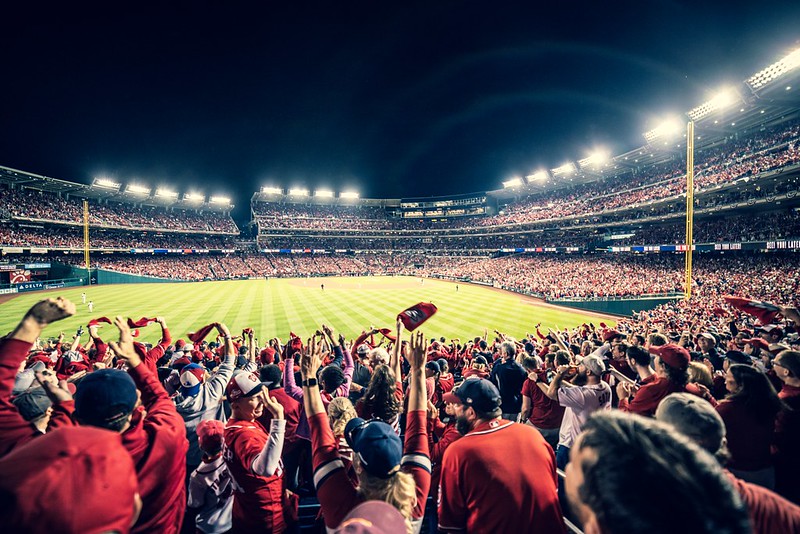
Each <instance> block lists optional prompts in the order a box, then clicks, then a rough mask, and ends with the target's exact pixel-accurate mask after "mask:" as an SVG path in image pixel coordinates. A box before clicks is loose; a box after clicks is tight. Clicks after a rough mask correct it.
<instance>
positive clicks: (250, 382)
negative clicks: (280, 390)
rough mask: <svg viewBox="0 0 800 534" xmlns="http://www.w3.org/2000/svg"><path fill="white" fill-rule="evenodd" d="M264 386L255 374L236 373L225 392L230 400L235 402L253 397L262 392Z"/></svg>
mask: <svg viewBox="0 0 800 534" xmlns="http://www.w3.org/2000/svg"><path fill="white" fill-rule="evenodd" d="M262 387H264V384H262V383H261V381H260V380H259V379H258V377H257V376H256V375H255V373H244V372H242V373H236V374H235V375H233V377H232V378H231V381H230V382H228V387H227V388H226V389H225V392H226V393H227V395H228V400H231V401H235V400H239V399H241V398H242V397H252V396H253V395H255V394H257V393H258V392H259V391H261V388H262Z"/></svg>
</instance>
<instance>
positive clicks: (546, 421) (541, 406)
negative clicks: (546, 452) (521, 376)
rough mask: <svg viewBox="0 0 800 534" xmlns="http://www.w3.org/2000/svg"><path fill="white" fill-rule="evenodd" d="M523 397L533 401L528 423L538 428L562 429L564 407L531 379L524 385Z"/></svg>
mask: <svg viewBox="0 0 800 534" xmlns="http://www.w3.org/2000/svg"><path fill="white" fill-rule="evenodd" d="M522 396H523V397H528V398H529V399H531V415H530V417H528V421H529V422H530V423H531V424H532V425H533V426H535V427H536V428H542V429H552V428H561V420H562V419H563V418H564V407H563V406H561V405H560V404H559V403H558V401H557V400H553V399H551V398H550V397H548V396H547V395H545V393H544V391H542V389H541V388H540V387H539V386H537V385H536V382H534V381H533V380H531V379H530V378H528V379H526V380H525V383H524V384H522Z"/></svg>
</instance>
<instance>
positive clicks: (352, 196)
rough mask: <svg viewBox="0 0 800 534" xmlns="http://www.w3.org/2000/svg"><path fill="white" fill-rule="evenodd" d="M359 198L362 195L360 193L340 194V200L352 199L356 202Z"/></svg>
mask: <svg viewBox="0 0 800 534" xmlns="http://www.w3.org/2000/svg"><path fill="white" fill-rule="evenodd" d="M359 196H360V195H359V194H358V193H356V192H355V191H342V192H341V193H339V198H347V199H350V200H354V199H356V198H358V197H359Z"/></svg>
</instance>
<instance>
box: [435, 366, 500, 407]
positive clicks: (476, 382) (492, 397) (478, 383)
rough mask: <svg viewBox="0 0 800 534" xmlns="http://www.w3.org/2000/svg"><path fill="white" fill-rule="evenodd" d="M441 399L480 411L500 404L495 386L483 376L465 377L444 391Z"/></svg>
mask: <svg viewBox="0 0 800 534" xmlns="http://www.w3.org/2000/svg"><path fill="white" fill-rule="evenodd" d="M476 359H477V358H476ZM442 400H443V401H445V402H449V403H451V404H463V405H464V406H472V407H473V408H474V409H476V410H478V411H480V412H491V411H492V410H494V409H495V408H497V407H498V406H500V404H501V398H500V391H498V389H497V386H495V385H494V384H492V383H491V382H489V381H488V380H486V379H485V378H467V379H466V380H464V381H463V382H462V383H461V385H460V386H458V387H457V388H456V389H454V390H452V391H451V392H449V393H445V395H444V396H443V397H442Z"/></svg>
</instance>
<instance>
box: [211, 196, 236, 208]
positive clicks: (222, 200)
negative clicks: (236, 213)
mask: <svg viewBox="0 0 800 534" xmlns="http://www.w3.org/2000/svg"><path fill="white" fill-rule="evenodd" d="M208 201H209V202H211V203H212V204H221V205H223V206H229V205H230V203H231V199H230V198H228V197H223V196H220V195H218V196H213V197H211V198H209V199H208Z"/></svg>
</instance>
